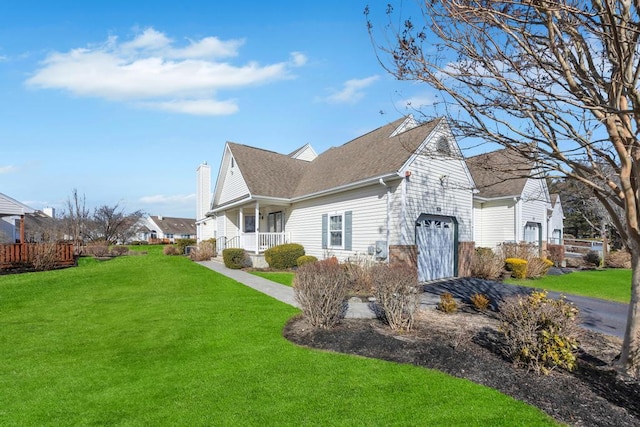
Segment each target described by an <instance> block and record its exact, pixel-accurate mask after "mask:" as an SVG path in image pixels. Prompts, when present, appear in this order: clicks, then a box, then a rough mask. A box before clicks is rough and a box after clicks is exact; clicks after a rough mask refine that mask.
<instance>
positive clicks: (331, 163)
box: [294, 118, 440, 197]
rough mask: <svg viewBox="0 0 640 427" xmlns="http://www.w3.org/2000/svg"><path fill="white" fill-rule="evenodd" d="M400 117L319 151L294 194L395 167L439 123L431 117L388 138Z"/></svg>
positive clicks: (350, 180)
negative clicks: (428, 120) (342, 143)
mask: <svg viewBox="0 0 640 427" xmlns="http://www.w3.org/2000/svg"><path fill="white" fill-rule="evenodd" d="M404 121H405V118H401V119H398V120H396V121H395V122H393V123H389V124H388V125H386V126H382V127H380V128H378V129H376V130H374V131H372V132H369V133H367V134H366V135H362V136H360V137H358V138H356V139H354V140H352V141H350V142H347V143H346V144H344V145H341V146H340V147H335V148H331V149H329V150H327V151H325V152H324V153H322V154H320V155H319V156H318V157H317V158H316V159H315V160H314V161H313V162H311V163H310V164H309V167H308V170H307V171H306V172H305V174H304V176H303V177H302V179H301V180H300V182H299V184H298V186H297V188H296V191H295V193H294V196H295V197H300V196H304V195H307V194H313V193H317V192H320V191H323V190H329V189H331V188H336V187H340V186H343V185H347V184H351V183H355V182H359V181H363V180H365V179H367V178H375V177H377V176H382V175H385V174H389V173H394V172H397V171H399V170H400V168H401V167H402V166H403V165H404V164H405V163H406V161H407V160H409V158H410V157H411V155H412V154H413V153H414V152H415V150H416V149H417V148H418V147H419V146H420V144H422V143H423V142H424V140H425V139H426V138H427V136H429V134H431V132H433V130H434V129H435V127H436V126H437V125H438V123H440V119H435V120H431V121H430V122H428V123H424V124H422V125H420V126H417V127H415V128H413V129H410V130H408V131H406V132H402V133H400V134H398V135H396V136H394V137H392V138H389V136H390V135H391V134H392V133H393V131H395V130H396V129H397V128H398V126H400V125H401V124H402V123H403V122H404Z"/></svg>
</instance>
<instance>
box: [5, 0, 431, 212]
mask: <svg viewBox="0 0 640 427" xmlns="http://www.w3.org/2000/svg"><path fill="white" fill-rule="evenodd" d="M371 3H372V4H373V3H375V2H371ZM366 4H367V2H361V1H352V0H350V1H324V2H301V1H277V0H276V1H269V2H265V1H255V2H254V1H244V2H230V1H229V2H218V1H188V0H185V1H181V2H176V1H159V0H156V1H135V0H131V1H119V0H111V1H95V2H94V1H91V2H77V1H60V0H57V1H55V2H54V1H31V0H22V1H20V2H17V1H2V2H0V147H2V151H1V152H0V192H1V193H4V194H7V195H9V196H11V197H13V198H15V199H17V200H20V201H22V202H24V203H26V204H28V205H30V206H32V207H33V208H36V209H42V208H44V207H54V208H56V209H58V210H60V209H62V208H64V204H65V200H66V199H67V198H68V197H69V195H70V194H71V191H72V189H74V188H77V189H78V191H79V193H80V194H85V196H86V200H87V205H88V206H89V207H94V206H99V205H102V204H108V205H112V204H115V203H120V204H121V205H122V206H125V208H126V209H127V210H137V209H142V210H144V211H146V212H147V213H149V214H151V215H165V216H181V217H195V188H196V180H195V170H196V168H197V166H198V165H199V164H200V163H201V162H203V161H207V162H208V163H209V164H210V165H211V167H212V174H213V175H214V176H213V179H214V181H215V172H216V171H217V168H218V166H219V164H220V158H221V154H222V149H223V147H224V144H225V142H226V141H233V142H238V143H242V144H247V145H251V146H256V147H261V148H265V149H268V150H273V151H277V152H281V153H289V152H291V151H293V150H295V149H296V148H298V147H300V146H302V145H303V144H305V143H310V144H311V145H312V146H313V147H314V148H315V150H316V151H317V152H319V153H320V152H322V151H324V150H326V149H328V148H329V147H331V146H337V145H341V144H343V143H345V142H347V141H349V140H350V139H352V138H354V137H357V136H359V135H361V134H363V133H365V132H367V131H369V130H372V129H375V128H377V127H379V126H382V125H384V124H385V123H387V122H389V121H393V120H395V119H397V118H399V117H400V116H401V115H402V114H405V113H407V110H406V107H405V105H406V103H407V101H411V102H412V105H414V106H415V105H420V104H425V103H428V102H429V99H432V94H431V92H430V90H429V89H428V88H427V87H426V86H424V85H417V84H413V83H408V82H398V81H396V80H395V79H394V78H393V77H392V76H390V75H388V74H387V73H386V72H385V71H384V70H383V69H382V68H381V66H380V65H379V64H378V61H377V59H376V56H375V52H374V49H373V47H372V45H371V41H370V39H369V35H368V34H367V30H366V22H365V17H364V15H363V10H364V8H365V6H366ZM372 11H373V12H374V13H376V14H379V17H380V22H381V23H382V22H383V21H384V18H385V17H384V4H382V3H380V4H377V5H375V7H372ZM381 112H383V114H381ZM212 186H213V183H212Z"/></svg>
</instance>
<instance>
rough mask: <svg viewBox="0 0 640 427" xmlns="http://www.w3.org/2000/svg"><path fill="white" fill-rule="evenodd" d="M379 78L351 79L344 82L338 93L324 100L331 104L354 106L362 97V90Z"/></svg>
mask: <svg viewBox="0 0 640 427" xmlns="http://www.w3.org/2000/svg"><path fill="white" fill-rule="evenodd" d="M379 78H380V76H371V77H366V78H364V79H352V80H347V81H346V82H344V84H343V87H342V89H341V90H340V91H337V92H335V93H333V94H332V95H330V96H328V97H327V98H325V100H326V101H327V102H329V103H331V104H355V103H356V102H358V101H359V100H360V99H362V97H364V95H365V93H364V89H365V88H367V87H369V86H371V85H372V84H373V83H374V82H375V81H376V80H378V79H379Z"/></svg>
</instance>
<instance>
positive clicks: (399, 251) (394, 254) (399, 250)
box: [389, 245, 418, 271]
mask: <svg viewBox="0 0 640 427" xmlns="http://www.w3.org/2000/svg"><path fill="white" fill-rule="evenodd" d="M389 264H391V265H395V264H405V265H408V266H410V267H412V268H415V269H416V271H417V270H418V247H417V246H416V245H390V246H389Z"/></svg>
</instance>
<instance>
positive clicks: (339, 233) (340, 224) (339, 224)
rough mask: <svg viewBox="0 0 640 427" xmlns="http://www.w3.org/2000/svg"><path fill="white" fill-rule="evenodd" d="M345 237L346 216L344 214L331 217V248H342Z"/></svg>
mask: <svg viewBox="0 0 640 427" xmlns="http://www.w3.org/2000/svg"><path fill="white" fill-rule="evenodd" d="M343 236H344V216H343V214H342V213H339V214H331V215H329V246H330V247H333V248H336V247H340V248H341V247H342V242H343Z"/></svg>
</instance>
